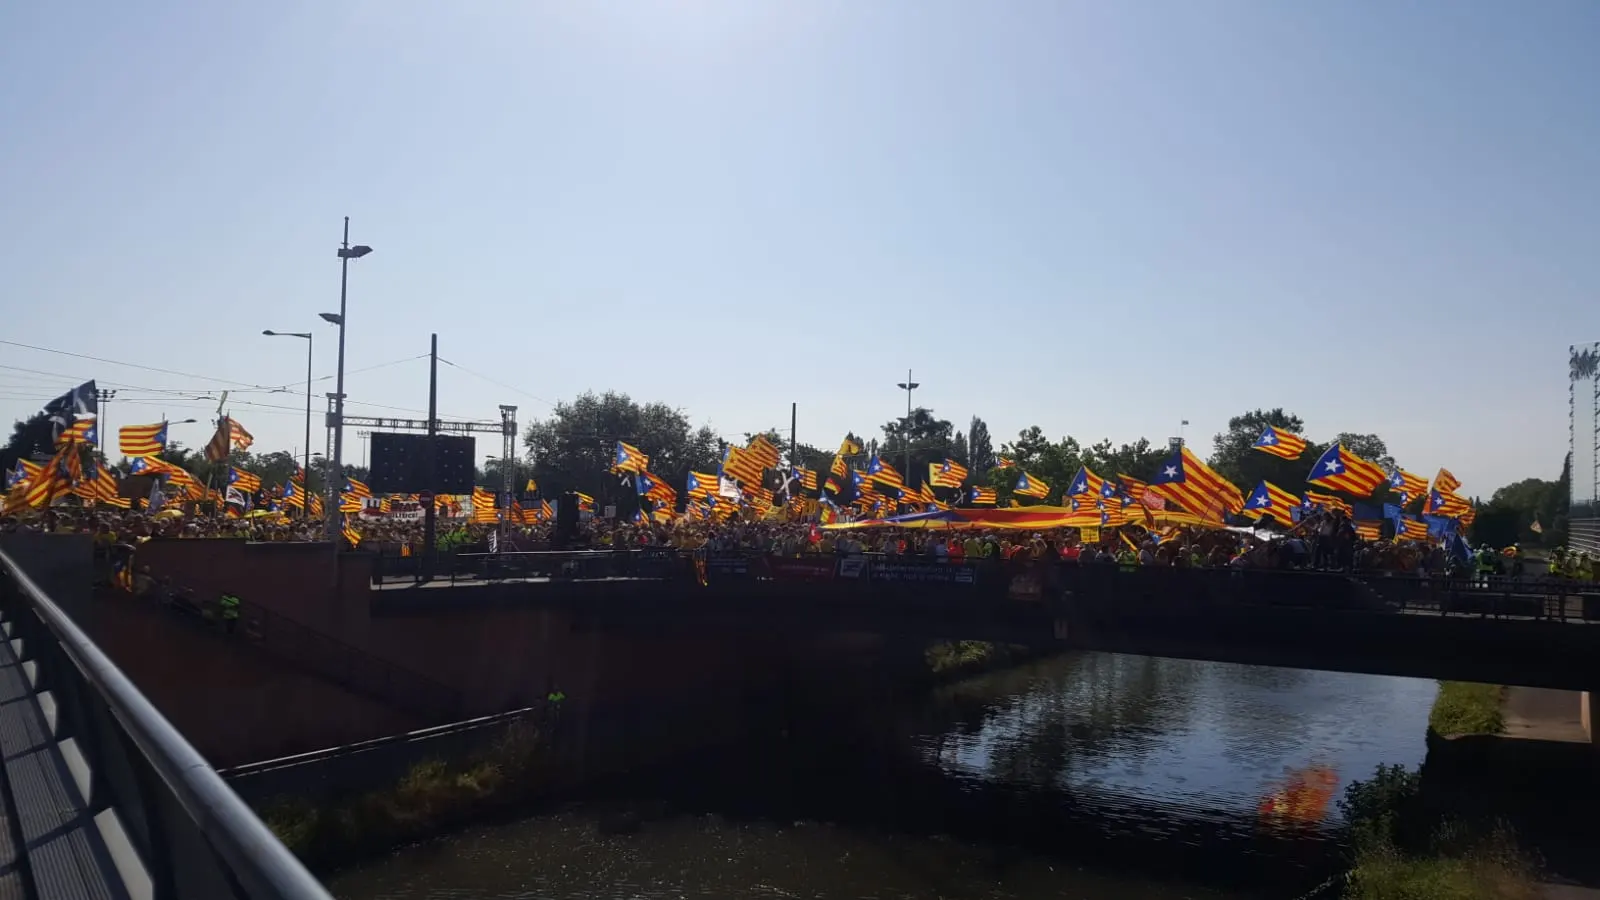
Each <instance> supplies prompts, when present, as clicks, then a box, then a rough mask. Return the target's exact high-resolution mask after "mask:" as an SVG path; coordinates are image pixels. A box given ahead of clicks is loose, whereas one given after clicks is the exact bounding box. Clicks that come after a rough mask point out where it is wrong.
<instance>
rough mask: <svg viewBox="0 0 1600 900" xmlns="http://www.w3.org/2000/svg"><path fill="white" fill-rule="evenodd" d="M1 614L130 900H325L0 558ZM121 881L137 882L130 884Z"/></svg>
mask: <svg viewBox="0 0 1600 900" xmlns="http://www.w3.org/2000/svg"><path fill="white" fill-rule="evenodd" d="M0 608H3V609H4V610H5V611H6V613H7V620H8V621H10V622H13V623H15V628H16V630H15V631H14V632H13V633H12V634H11V635H10V638H11V640H12V646H13V647H14V648H16V650H17V652H18V655H19V656H21V657H22V658H23V665H24V667H26V668H27V670H28V671H29V674H30V676H31V677H32V678H33V680H34V685H33V686H34V688H35V689H36V690H38V691H40V692H41V693H43V692H48V694H49V697H50V704H49V713H48V714H47V716H46V718H47V719H48V720H53V721H52V724H53V726H54V727H53V731H54V735H53V736H54V738H55V739H56V740H58V741H63V742H65V741H66V740H67V739H71V740H72V742H73V745H74V746H75V748H76V750H75V754H81V757H82V760H83V763H84V765H83V767H82V769H83V770H84V771H82V772H81V774H80V777H79V779H78V785H79V789H80V790H81V791H82V793H83V794H84V795H85V796H84V800H85V802H86V804H87V806H88V807H89V810H90V811H91V812H92V813H94V814H96V815H97V817H98V816H104V815H106V814H108V813H110V814H114V816H112V817H113V818H114V819H115V820H116V821H117V822H118V823H119V824H120V831H121V832H122V833H123V834H125V835H126V838H127V842H126V845H124V846H123V847H121V848H118V847H115V846H112V847H111V848H110V849H111V855H112V856H113V858H114V859H115V860H116V863H117V869H118V871H119V872H121V873H122V874H123V877H124V881H125V882H128V883H129V895H130V896H133V897H149V898H151V900H223V898H236V900H331V898H330V896H329V894H328V893H327V891H325V890H324V889H323V888H322V886H321V885H320V884H319V883H318V882H317V880H316V879H315V878H314V877H312V875H311V874H310V873H309V872H307V871H306V869H305V867H304V866H302V865H301V864H300V862H299V860H297V859H295V857H294V855H293V854H291V853H290V852H289V851H288V850H287V849H285V848H284V846H283V845H282V844H281V843H279V841H278V840H277V838H275V837H274V836H273V835H272V832H270V831H269V830H268V829H267V827H266V826H265V825H264V824H262V822H261V820H260V819H259V818H257V817H256V815H255V813H253V812H252V811H251V810H250V808H249V807H248V806H246V805H245V804H244V802H243V801H241V800H240V799H239V798H238V797H237V796H235V795H234V793H233V791H232V790H230V789H229V788H228V786H227V785H226V784H225V783H224V782H223V780H222V778H221V777H220V776H218V775H217V773H216V772H215V771H214V770H213V769H212V768H211V767H210V766H209V765H207V763H206V761H205V759H204V758H203V757H202V756H201V755H200V754H199V753H198V752H197V751H196V750H195V749H194V747H192V746H190V744H189V742H188V741H186V740H184V738H183V735H181V734H179V733H178V731H177V730H176V729H174V728H173V727H172V725H171V723H169V722H168V721H167V720H166V719H165V718H164V717H163V716H162V715H161V713H159V712H158V711H156V708H155V707H154V706H152V705H151V703H150V701H149V700H147V699H146V698H145V697H144V695H143V694H141V693H140V692H139V690H138V689H137V688H135V687H134V686H133V683H132V682H131V681H129V680H128V677H127V676H126V675H124V674H123V673H122V672H121V670H119V669H118V668H117V667H116V666H115V665H113V664H112V662H111V660H110V659H109V658H107V656H106V655H105V653H103V652H102V651H101V650H100V648H99V647H97V646H95V644H94V643H93V642H92V641H91V640H89V638H88V636H87V635H86V634H85V633H84V632H83V631H82V629H80V628H79V627H78V626H77V625H76V624H75V623H74V622H73V621H72V619H71V618H70V617H69V616H68V615H67V614H66V613H65V612H64V611H63V610H62V609H61V608H60V607H59V606H57V605H56V603H55V602H54V601H53V600H51V598H50V597H49V596H48V595H46V593H45V592H44V591H43V590H42V589H40V587H39V586H38V585H37V584H35V583H34V582H33V581H32V580H31V579H30V578H29V577H28V576H27V574H26V573H24V572H23V570H22V569H21V567H20V566H18V565H17V563H16V561H15V560H14V559H13V558H12V557H11V556H10V555H9V554H7V553H5V552H4V551H0ZM19 802H23V798H19ZM109 843H110V842H109V841H108V844H109ZM119 854H120V856H119ZM129 854H131V855H132V856H133V857H136V859H129V858H128V855H129ZM130 872H138V873H140V876H142V877H136V878H130V877H129V873H130Z"/></svg>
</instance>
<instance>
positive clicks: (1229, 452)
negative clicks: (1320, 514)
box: [1129, 407, 1316, 494]
mask: <svg viewBox="0 0 1600 900" xmlns="http://www.w3.org/2000/svg"><path fill="white" fill-rule="evenodd" d="M1268 425H1271V426H1273V427H1274V428H1277V429H1279V430H1280V431H1286V432H1288V433H1290V434H1296V435H1301V436H1304V432H1305V422H1304V421H1303V420H1302V419H1301V418H1300V417H1299V416H1297V415H1294V414H1292V413H1288V412H1285V411H1284V410H1283V408H1282V407H1276V408H1274V409H1253V410H1251V411H1249V412H1247V413H1242V414H1240V415H1237V416H1234V417H1233V418H1231V419H1229V420H1228V430H1227V431H1224V432H1222V433H1221V434H1218V435H1216V436H1215V437H1213V438H1212V451H1211V458H1210V459H1209V460H1207V464H1209V465H1210V466H1211V468H1213V469H1215V470H1216V471H1217V474H1219V475H1221V476H1222V477H1224V478H1226V479H1228V480H1229V481H1231V482H1233V483H1234V484H1235V485H1237V486H1238V487H1239V489H1240V490H1242V491H1246V492H1248V491H1251V490H1253V489H1254V488H1255V486H1256V483H1257V482H1259V481H1261V480H1263V479H1265V480H1267V481H1270V482H1272V483H1273V484H1275V485H1277V486H1278V487H1281V488H1283V489H1284V490H1286V491H1289V492H1291V493H1295V494H1299V493H1301V492H1303V491H1304V490H1305V487H1306V473H1307V472H1309V471H1310V470H1311V464H1312V463H1313V462H1315V461H1316V456H1313V455H1312V451H1314V450H1316V447H1315V446H1312V447H1307V448H1306V452H1305V453H1302V454H1301V455H1300V458H1299V459H1292V460H1291V459H1282V458H1280V457H1277V456H1273V455H1271V454H1270V453H1262V452H1261V451H1260V450H1256V449H1254V445H1255V442H1256V439H1257V438H1259V437H1261V432H1263V431H1265V430H1266V428H1267V426H1268ZM1129 474H1137V473H1132V472H1130V473H1129Z"/></svg>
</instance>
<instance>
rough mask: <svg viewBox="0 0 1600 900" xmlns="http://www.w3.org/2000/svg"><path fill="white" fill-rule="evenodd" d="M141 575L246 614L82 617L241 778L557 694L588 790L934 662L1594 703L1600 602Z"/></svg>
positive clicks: (246, 564) (1280, 591)
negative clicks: (1013, 648) (770, 717)
mask: <svg viewBox="0 0 1600 900" xmlns="http://www.w3.org/2000/svg"><path fill="white" fill-rule="evenodd" d="M58 543H59V544H60V546H62V547H63V548H66V547H68V546H69V544H70V541H67V540H65V539H62V540H60V541H59V542H58ZM72 552H73V553H78V554H81V555H82V557H83V558H84V559H87V557H88V554H89V553H90V549H89V547H88V544H87V542H83V545H82V547H81V548H78V549H74V550H72ZM137 562H138V564H139V565H140V566H141V567H143V566H148V567H149V569H150V571H151V573H152V574H153V575H154V576H156V577H157V578H158V579H163V578H170V579H171V583H172V585H173V586H174V587H181V588H185V589H188V590H190V591H192V595H193V597H194V598H196V600H197V601H199V602H202V603H203V602H205V601H207V600H210V599H214V598H215V597H217V596H218V595H220V594H221V593H222V592H224V591H226V592H229V593H233V594H236V595H238V596H240V597H241V598H243V601H244V602H243V604H242V612H243V618H242V621H241V623H240V627H239V629H238V634H237V635H233V636H231V637H230V636H228V635H224V634H222V633H220V631H219V630H217V629H214V628H208V627H206V626H205V625H204V623H203V620H200V619H196V617H194V616H190V615H186V614H183V613H181V612H173V611H171V610H169V609H165V608H164V606H163V604H161V603H158V602H155V601H154V600H153V599H152V598H145V599H144V600H143V602H139V601H138V598H133V600H134V602H130V598H129V596H128V595H127V594H124V593H120V592H116V591H103V592H102V593H101V594H99V595H96V596H95V597H94V598H93V600H92V601H91V602H88V603H87V605H86V606H85V607H84V608H83V610H82V611H81V614H80V613H79V612H78V611H75V612H74V615H75V616H76V618H77V621H78V622H79V624H80V625H81V626H82V627H83V629H84V630H85V631H86V632H87V633H88V634H89V635H91V636H92V637H93V638H94V639H95V640H96V641H98V642H99V643H100V644H101V646H102V647H104V648H105V649H106V652H107V654H108V655H109V656H110V657H111V658H112V659H114V660H115V661H116V662H117V664H118V665H119V666H121V667H122V668H123V670H124V671H126V672H128V674H129V675H130V677H132V678H133V679H134V680H135V681H136V682H137V683H138V684H139V685H140V687H141V688H143V689H144V690H145V691H146V692H147V693H148V694H149V696H150V698H151V699H152V700H153V701H154V702H155V703H156V704H157V706H158V707H159V708H160V709H161V710H162V711H163V712H164V713H165V714H166V715H167V716H168V718H169V719H170V720H171V721H172V722H173V723H174V724H175V725H176V726H177V727H178V728H179V729H180V730H181V731H182V732H183V733H184V734H185V735H186V736H187V737H188V738H189V740H190V741H192V742H193V743H194V745H195V746H196V747H197V748H198V749H199V750H200V752H202V753H203V754H204V755H205V756H206V758H207V759H209V760H210V761H211V762H212V763H213V764H215V765H218V766H227V767H232V766H238V765H243V764H247V763H251V762H255V761H257V760H261V759H269V758H274V757H280V756H285V755H289V754H293V753H304V752H310V751H314V750H316V749H318V748H323V747H328V746H334V745H341V744H348V743H353V742H357V741H365V740H372V739H377V738H383V737H386V736H388V735H392V734H395V733H399V732H408V731H414V730H417V729H422V728H427V727H429V726H434V725H441V724H444V723H447V722H453V721H459V720H462V719H467V718H471V717H478V716H486V715H494V714H497V713H501V712H504V711H505V710H509V709H516V708H521V707H527V706H530V705H534V704H537V703H539V702H541V701H542V700H543V698H544V697H545V696H546V694H547V692H550V691H552V690H555V689H557V688H559V689H560V691H561V692H562V693H564V694H565V695H567V696H568V697H569V698H571V699H570V700H568V702H567V704H566V707H565V712H564V722H565V723H566V725H567V726H568V727H567V729H566V737H565V738H564V740H570V745H569V746H566V747H564V748H563V752H564V753H568V754H569V755H568V756H567V757H565V758H567V759H569V760H570V761H571V762H572V763H573V765H574V766H575V767H576V770H577V773H576V774H575V776H574V777H578V778H586V777H589V776H590V775H594V774H597V773H600V772H603V771H604V770H606V769H607V768H611V769H615V770H620V769H626V768H629V767H633V766H638V765H648V764H650V763H651V762H652V761H653V758H654V757H656V756H660V757H665V756H666V755H669V754H670V753H672V752H693V750H694V749H695V748H694V747H693V746H687V745H686V746H676V747H674V746H672V745H670V743H669V742H671V741H674V740H690V739H693V740H704V741H705V742H707V743H711V742H714V741H715V740H717V739H718V737H719V735H721V732H722V730H727V729H731V728H735V727H737V726H738V724H739V722H740V721H741V720H746V721H748V720H751V719H752V717H758V716H760V715H763V714H765V713H764V712H763V710H764V707H762V706H761V703H762V702H763V700H762V697H763V692H768V693H770V692H771V691H774V690H776V691H786V690H787V691H795V690H801V689H803V690H804V691H808V692H812V693H813V694H814V695H816V696H819V697H820V696H825V695H830V694H829V692H831V691H835V690H838V691H841V692H843V693H844V696H848V692H849V691H851V690H858V691H859V690H861V689H863V688H862V686H863V685H864V684H867V679H871V680H872V683H873V684H875V685H878V686H880V687H882V688H884V689H885V690H893V689H895V688H894V686H895V685H897V684H898V685H903V684H905V683H907V680H908V679H910V680H915V679H917V678H922V677H925V676H926V663H925V662H924V659H923V654H924V651H925V650H926V649H927V647H928V645H929V643H930V642H932V641H941V640H963V639H969V640H987V641H996V642H1005V643H1011V644H1021V645H1027V646H1030V647H1034V648H1038V649H1040V650H1042V651H1060V650H1098V651H1109V652H1119V653H1130V654H1143V655H1154V656H1172V657H1179V658H1192V659H1200V660H1213V661H1221V662H1234V663H1244V664H1256V665H1270V666H1283V667H1294V668H1313V669H1327V670H1334V671H1348V672H1359V673H1370V674H1384V675H1398V676H1407V677H1423V678H1442V679H1452V680H1467V681H1483V682H1489V683H1498V684H1508V685H1527V686H1534V687H1554V688H1563V689H1570V690H1578V691H1584V690H1587V689H1589V688H1592V687H1594V686H1595V685H1600V653H1597V652H1596V651H1600V630H1597V629H1595V628H1593V627H1591V626H1592V624H1593V623H1594V622H1596V621H1600V602H1597V600H1596V598H1595V597H1594V596H1592V595H1588V594H1585V593H1583V592H1582V591H1583V590H1584V589H1586V588H1587V586H1586V585H1577V584H1572V583H1565V582H1558V581H1547V580H1532V579H1530V580H1522V581H1518V580H1509V579H1507V580H1501V579H1496V580H1493V581H1491V582H1489V583H1487V584H1480V583H1478V582H1476V581H1472V580H1459V579H1447V578H1417V577H1408V576H1385V575H1383V574H1377V573H1362V574H1351V573H1332V572H1309V571H1277V570H1251V569H1245V570H1236V569H1205V568H1193V569H1191V568H1138V569H1133V570H1130V571H1123V570H1122V569H1120V568H1119V567H1117V566H1115V565H1109V566H1098V565H1088V566H1079V565H1075V564H1066V563H1059V564H1051V563H1042V562H1039V563H1025V564H1016V563H1013V562H1005V561H998V560H985V561H979V562H966V563H950V562H948V561H937V560H932V559H928V558H925V557H893V556H874V555H857V556H845V557H838V556H804V557H776V556H770V555H767V554H762V553H724V554H706V553H701V552H684V551H679V550H675V549H672V548H650V549H639V550H623V551H576V552H550V551H546V552H503V553H498V554H491V553H478V552H458V553H455V554H449V555H445V556H442V557H440V559H439V560H438V561H437V564H436V566H435V569H434V575H433V577H432V578H431V579H430V580H426V581H423V580H419V578H418V566H419V565H420V564H421V561H420V560H418V559H416V558H413V557H399V556H394V555H388V554H384V553H379V552H370V551H359V552H337V551H336V550H335V548H334V547H333V546H331V545H329V544H294V543H252V542H249V541H245V540H227V539H222V540H216V539H214V540H205V541H195V540H153V541H150V542H147V543H145V544H142V545H141V546H140V547H139V550H138V556H137ZM85 565H86V563H85ZM173 658H183V659H186V660H189V661H190V663H189V671H184V672H175V670H174V668H173V666H172V665H171V660H172V659H173ZM222 685H225V686H226V687H225V688H223V687H220V686H222ZM1586 702H1587V701H1586ZM689 706H693V708H692V709H690V708H687V707H689ZM690 721H692V722H693V726H692V727H689V726H688V725H686V724H685V723H686V722H690ZM728 736H729V737H732V736H734V735H728Z"/></svg>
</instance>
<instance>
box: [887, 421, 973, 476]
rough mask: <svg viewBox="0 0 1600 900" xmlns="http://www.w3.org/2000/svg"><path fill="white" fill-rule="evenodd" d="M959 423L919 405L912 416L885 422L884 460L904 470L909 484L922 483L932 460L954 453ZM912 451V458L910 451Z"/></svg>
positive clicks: (903, 472)
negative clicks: (951, 422)
mask: <svg viewBox="0 0 1600 900" xmlns="http://www.w3.org/2000/svg"><path fill="white" fill-rule="evenodd" d="M954 433H955V427H954V426H952V425H951V424H950V423H949V422H947V421H945V420H944V419H939V418H935V417H934V415H933V410H930V409H926V408H924V407H920V406H919V407H917V408H916V409H913V410H912V411H911V415H910V416H902V417H900V418H898V419H896V420H894V421H892V422H888V423H886V424H885V425H884V426H883V444H882V445H881V446H880V447H879V448H878V453H879V454H880V455H881V456H882V458H883V460H884V461H885V462H887V463H889V464H891V465H893V466H896V467H898V468H900V469H902V470H904V469H906V468H909V469H910V471H902V472H901V473H900V474H901V475H903V476H905V479H906V484H907V485H908V486H915V485H919V484H921V483H922V482H924V481H926V480H927V478H928V463H930V462H943V461H944V458H945V457H946V456H949V455H950V448H951V445H952V443H953V441H954ZM908 451H909V462H908V461H907V452H908Z"/></svg>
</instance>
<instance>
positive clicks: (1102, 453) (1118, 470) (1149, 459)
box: [1074, 438, 1253, 486]
mask: <svg viewBox="0 0 1600 900" xmlns="http://www.w3.org/2000/svg"><path fill="white" fill-rule="evenodd" d="M1169 452H1170V451H1169V450H1168V449H1167V448H1166V447H1165V446H1155V445H1152V444H1151V443H1150V441H1149V440H1148V439H1146V438H1139V439H1138V440H1137V441H1134V442H1133V443H1131V444H1122V445H1121V446H1117V447H1113V446H1112V444H1111V442H1110V441H1109V440H1106V441H1101V442H1100V443H1098V444H1095V445H1094V446H1093V447H1089V448H1086V449H1085V450H1084V451H1083V454H1082V458H1083V464H1084V465H1086V466H1088V467H1089V468H1091V469H1093V470H1094V471H1095V474H1097V475H1100V476H1102V477H1105V478H1111V477H1113V476H1115V475H1118V474H1127V475H1132V476H1133V477H1135V478H1137V479H1139V480H1140V481H1149V480H1150V479H1151V477H1153V476H1154V475H1155V471H1156V469H1157V468H1158V467H1159V466H1160V465H1161V461H1162V460H1163V459H1166V458H1167V454H1168V453H1169ZM1074 474H1076V473H1074ZM1252 486H1253V485H1252Z"/></svg>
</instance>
